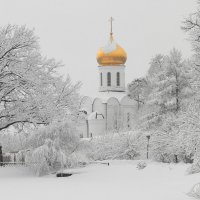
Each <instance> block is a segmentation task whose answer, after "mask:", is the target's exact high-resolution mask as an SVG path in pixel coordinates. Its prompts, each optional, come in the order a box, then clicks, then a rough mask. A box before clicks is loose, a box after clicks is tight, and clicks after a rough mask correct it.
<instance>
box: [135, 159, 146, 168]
mask: <svg viewBox="0 0 200 200" xmlns="http://www.w3.org/2000/svg"><path fill="white" fill-rule="evenodd" d="M146 166H147V163H146V162H145V161H140V162H139V163H138V164H137V169H144V168H145V167H146Z"/></svg>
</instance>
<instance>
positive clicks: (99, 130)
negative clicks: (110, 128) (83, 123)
mask: <svg viewBox="0 0 200 200" xmlns="http://www.w3.org/2000/svg"><path fill="white" fill-rule="evenodd" d="M105 130H106V127H105V119H98V120H96V119H93V120H90V121H89V134H90V137H91V135H92V137H95V136H100V135H104V134H105Z"/></svg>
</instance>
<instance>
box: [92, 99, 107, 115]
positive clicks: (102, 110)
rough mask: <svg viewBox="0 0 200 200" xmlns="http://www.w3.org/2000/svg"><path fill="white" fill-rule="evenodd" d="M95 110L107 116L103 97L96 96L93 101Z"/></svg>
mask: <svg viewBox="0 0 200 200" xmlns="http://www.w3.org/2000/svg"><path fill="white" fill-rule="evenodd" d="M93 111H96V112H97V113H98V114H102V115H103V117H104V118H105V116H106V113H105V105H104V104H103V103H102V101H101V99H99V98H96V99H94V102H93Z"/></svg>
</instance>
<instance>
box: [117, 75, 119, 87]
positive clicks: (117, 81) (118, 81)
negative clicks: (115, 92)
mask: <svg viewBox="0 0 200 200" xmlns="http://www.w3.org/2000/svg"><path fill="white" fill-rule="evenodd" d="M117 86H120V73H119V72H117Z"/></svg>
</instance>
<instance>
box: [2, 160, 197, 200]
mask: <svg viewBox="0 0 200 200" xmlns="http://www.w3.org/2000/svg"><path fill="white" fill-rule="evenodd" d="M137 163H138V161H112V162H111V164H110V166H107V165H102V164H94V165H91V166H88V167H85V168H82V169H77V170H73V171H75V172H76V174H74V175H72V176H70V177H65V178H56V177H55V176H54V175H51V176H46V177H33V175H32V174H31V173H30V172H29V171H28V170H27V169H24V168H17V169H16V168H14V167H9V168H8V167H7V168H0V200H1V199H2V200H13V199H14V200H46V199H47V200H67V199H69V200H100V199H101V200H118V199H120V200H129V199H130V200H188V199H192V198H190V197H188V196H187V195H186V193H187V192H189V191H190V189H191V187H192V186H193V185H194V184H195V183H198V182H200V174H196V175H186V173H185V171H186V169H187V168H188V166H189V165H186V164H177V165H174V164H162V163H155V162H149V163H148V165H147V167H146V168H145V169H143V170H138V169H137V168H136V166H137Z"/></svg>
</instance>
